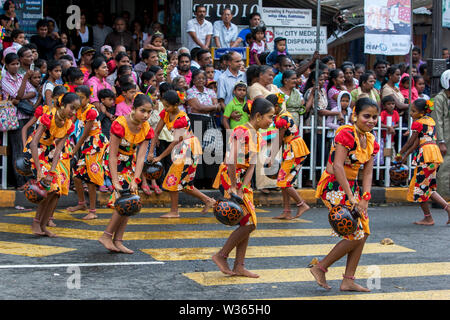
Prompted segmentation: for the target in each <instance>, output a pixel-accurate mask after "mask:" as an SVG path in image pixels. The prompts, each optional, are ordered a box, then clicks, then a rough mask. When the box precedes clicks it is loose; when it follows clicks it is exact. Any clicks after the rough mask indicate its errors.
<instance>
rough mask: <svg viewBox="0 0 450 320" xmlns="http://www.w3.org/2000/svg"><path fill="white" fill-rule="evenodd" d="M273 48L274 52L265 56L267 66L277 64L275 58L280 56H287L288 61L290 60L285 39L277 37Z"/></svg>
mask: <svg viewBox="0 0 450 320" xmlns="http://www.w3.org/2000/svg"><path fill="white" fill-rule="evenodd" d="M274 45H275V48H274V50H273V51H272V52H271V53H270V54H269V55H268V56H267V58H266V64H267V65H269V66H273V65H275V64H276V63H277V57H278V56H280V55H284V56H287V57H288V58H289V59H291V60H292V61H293V59H292V57H291V56H290V54H289V53H288V50H287V44H286V38H283V37H277V38H275V40H274Z"/></svg>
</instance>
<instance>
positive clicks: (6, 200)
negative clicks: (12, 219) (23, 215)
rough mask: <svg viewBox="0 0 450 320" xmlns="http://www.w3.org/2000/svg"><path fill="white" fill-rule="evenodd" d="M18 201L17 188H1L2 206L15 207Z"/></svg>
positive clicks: (0, 200) (0, 199) (0, 202)
mask: <svg viewBox="0 0 450 320" xmlns="http://www.w3.org/2000/svg"><path fill="white" fill-rule="evenodd" d="M15 202H16V191H15V190H0V207H2V208H14V206H15V205H16V204H15Z"/></svg>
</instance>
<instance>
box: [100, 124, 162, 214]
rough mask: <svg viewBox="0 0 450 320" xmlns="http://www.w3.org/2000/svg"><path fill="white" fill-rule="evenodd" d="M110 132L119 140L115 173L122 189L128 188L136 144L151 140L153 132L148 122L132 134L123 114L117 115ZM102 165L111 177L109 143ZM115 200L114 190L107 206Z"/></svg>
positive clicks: (132, 170) (133, 165)
mask: <svg viewBox="0 0 450 320" xmlns="http://www.w3.org/2000/svg"><path fill="white" fill-rule="evenodd" d="M111 134H114V135H115V136H116V137H118V138H119V139H121V140H120V144H119V149H118V153H117V175H118V180H119V184H120V185H121V186H122V188H123V189H124V190H126V189H129V188H130V184H131V181H133V179H134V178H135V176H134V171H135V169H136V153H137V148H138V146H139V145H140V144H141V143H142V142H144V141H145V140H151V139H153V137H154V136H155V133H154V131H153V129H152V127H150V124H149V123H148V122H144V123H143V124H142V128H141V130H140V131H139V133H137V134H134V133H133V132H131V130H130V129H129V128H128V124H127V119H126V118H125V117H124V116H121V117H118V118H117V119H116V120H115V121H114V122H113V123H112V125H111ZM103 159H104V160H103V166H104V170H105V174H106V175H107V176H108V177H109V178H110V179H112V176H111V171H110V169H109V166H110V163H109V159H110V152H109V144H108V146H107V148H106V151H105V154H104V157H103ZM114 201H115V192H113V193H112V195H111V198H110V199H109V202H108V206H109V207H112V206H113V205H114Z"/></svg>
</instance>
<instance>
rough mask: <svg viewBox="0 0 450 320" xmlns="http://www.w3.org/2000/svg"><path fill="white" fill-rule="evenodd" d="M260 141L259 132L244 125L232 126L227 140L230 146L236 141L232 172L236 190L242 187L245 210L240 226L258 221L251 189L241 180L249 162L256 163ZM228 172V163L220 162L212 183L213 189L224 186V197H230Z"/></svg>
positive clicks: (255, 223)
mask: <svg viewBox="0 0 450 320" xmlns="http://www.w3.org/2000/svg"><path fill="white" fill-rule="evenodd" d="M252 131H253V132H252ZM261 141H262V136H261V134H260V133H259V132H254V130H251V129H249V128H247V127H246V126H245V125H241V126H238V127H236V128H234V130H233V133H232V134H231V137H230V141H229V145H230V146H233V145H234V143H236V142H237V143H238V151H237V152H238V154H237V164H236V172H235V173H234V174H236V180H237V186H236V187H237V189H238V190H240V189H243V190H242V191H243V194H244V198H243V200H244V203H245V206H244V207H242V209H243V210H244V212H245V217H244V218H243V219H242V220H241V222H240V224H241V225H242V226H244V225H246V224H247V223H248V224H252V223H253V224H254V225H255V226H256V225H257V222H258V221H257V218H256V211H255V206H254V204H253V190H252V189H251V188H250V187H248V186H244V185H243V180H244V177H245V174H246V172H247V170H248V168H249V167H250V164H252V163H256V157H257V154H258V153H259V152H260V150H261ZM227 156H228V155H227ZM225 158H227V157H225ZM230 174H233V173H230V172H229V171H228V165H227V164H226V163H222V164H221V165H220V168H219V172H218V173H217V176H216V179H215V181H214V184H213V188H214V189H219V187H220V186H222V187H223V188H224V190H225V197H226V198H229V197H230V195H229V194H228V190H229V189H230V188H231V180H230Z"/></svg>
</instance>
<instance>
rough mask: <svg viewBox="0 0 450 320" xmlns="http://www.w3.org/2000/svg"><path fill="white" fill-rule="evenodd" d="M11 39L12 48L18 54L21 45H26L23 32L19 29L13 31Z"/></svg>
mask: <svg viewBox="0 0 450 320" xmlns="http://www.w3.org/2000/svg"><path fill="white" fill-rule="evenodd" d="M11 38H12V40H13V44H12V47H13V48H15V49H16V50H17V52H19V50H20V48H22V46H23V45H25V44H26V42H27V41H26V38H25V32H23V31H22V30H20V29H14V30H13V31H12V32H11Z"/></svg>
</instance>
